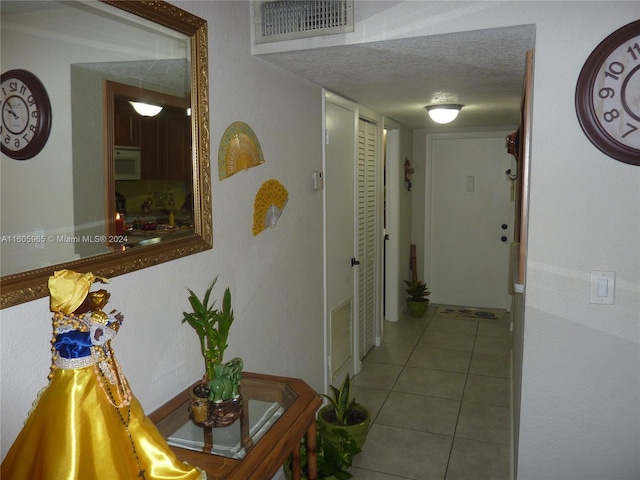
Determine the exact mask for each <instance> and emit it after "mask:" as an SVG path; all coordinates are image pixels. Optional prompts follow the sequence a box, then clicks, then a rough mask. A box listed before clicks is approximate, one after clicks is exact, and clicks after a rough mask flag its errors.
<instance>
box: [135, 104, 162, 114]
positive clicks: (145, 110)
mask: <svg viewBox="0 0 640 480" xmlns="http://www.w3.org/2000/svg"><path fill="white" fill-rule="evenodd" d="M129 103H130V104H131V106H132V107H133V109H134V110H135V111H136V112H138V114H140V115H142V116H143V117H155V116H156V115H158V114H159V113H160V112H161V111H162V107H161V106H159V105H151V104H150V103H143V102H131V101H130V102H129Z"/></svg>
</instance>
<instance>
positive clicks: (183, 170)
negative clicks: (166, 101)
mask: <svg viewBox="0 0 640 480" xmlns="http://www.w3.org/2000/svg"><path fill="white" fill-rule="evenodd" d="M140 132H141V140H140V158H141V160H140V161H141V168H140V171H141V179H142V180H159V179H163V180H186V179H190V178H191V161H192V159H191V134H190V132H191V124H190V118H189V117H188V116H187V114H186V111H185V110H184V109H181V108H174V107H165V108H164V109H163V110H162V112H160V113H159V114H158V115H157V116H155V117H151V118H141V119H140Z"/></svg>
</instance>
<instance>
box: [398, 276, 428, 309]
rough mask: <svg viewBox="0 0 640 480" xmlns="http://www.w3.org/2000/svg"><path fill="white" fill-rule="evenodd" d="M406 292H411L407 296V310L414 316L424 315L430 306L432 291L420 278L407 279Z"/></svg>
mask: <svg viewBox="0 0 640 480" xmlns="http://www.w3.org/2000/svg"><path fill="white" fill-rule="evenodd" d="M404 283H405V285H406V287H407V288H406V289H405V292H407V293H408V294H409V298H407V310H409V315H411V316H412V317H422V316H423V315H424V314H425V312H426V311H427V308H428V307H429V299H428V298H427V297H428V296H429V295H431V292H430V291H429V289H428V288H427V286H426V285H425V284H424V282H421V281H420V280H405V281H404Z"/></svg>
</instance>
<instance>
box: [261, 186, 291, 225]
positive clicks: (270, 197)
mask: <svg viewBox="0 0 640 480" xmlns="http://www.w3.org/2000/svg"><path fill="white" fill-rule="evenodd" d="M288 199H289V193H288V192H287V189H286V188H284V185H282V184H281V183H280V182H279V181H278V180H275V179H271V180H267V181H266V182H264V183H263V184H262V186H261V187H260V190H258V193H257V194H256V199H255V202H254V203H253V235H254V236H256V235H258V234H259V233H261V232H262V231H264V230H265V229H267V228H273V227H275V226H276V223H277V222H278V219H279V218H280V215H281V214H282V210H283V209H284V206H285V204H286V203H287V200H288Z"/></svg>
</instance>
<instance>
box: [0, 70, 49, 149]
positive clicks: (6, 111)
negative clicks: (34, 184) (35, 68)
mask: <svg viewBox="0 0 640 480" xmlns="http://www.w3.org/2000/svg"><path fill="white" fill-rule="evenodd" d="M1 93H2V96H1V98H0V107H2V123H1V124H0V145H1V147H2V153H4V154H5V155H7V156H8V157H11V158H13V159H16V160H27V159H29V158H33V157H34V156H36V155H37V154H38V153H40V151H41V150H42V149H43V148H44V146H45V145H46V143H47V140H48V139H49V133H50V132H51V102H50V101H49V96H48V95H47V90H46V89H45V88H44V85H43V84H42V82H41V81H40V80H39V79H38V77H36V76H35V75H34V74H33V73H31V72H28V71H26V70H10V71H8V72H6V73H3V74H2V88H1Z"/></svg>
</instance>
